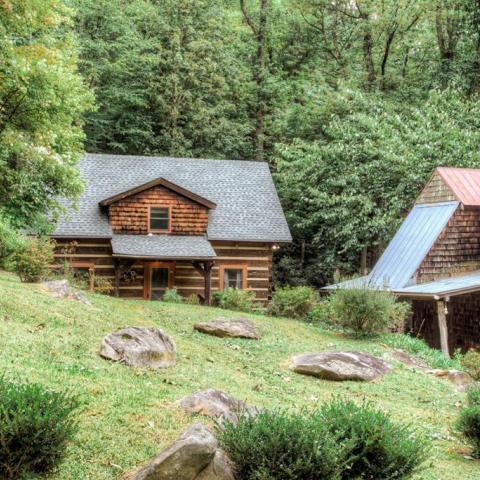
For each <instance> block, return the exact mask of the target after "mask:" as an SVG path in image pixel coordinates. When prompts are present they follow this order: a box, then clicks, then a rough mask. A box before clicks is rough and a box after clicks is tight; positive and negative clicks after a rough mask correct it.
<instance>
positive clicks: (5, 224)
mask: <svg viewBox="0 0 480 480" xmlns="http://www.w3.org/2000/svg"><path fill="white" fill-rule="evenodd" d="M24 247H25V238H24V237H23V236H22V235H21V234H20V233H18V231H17V230H16V229H15V228H14V227H13V226H12V224H11V223H10V220H9V219H8V218H7V217H6V216H5V215H2V214H1V212H0V268H4V269H6V270H13V269H14V268H15V265H14V264H15V255H16V254H17V253H18V252H20V251H21V250H22V249H23V248H24Z"/></svg>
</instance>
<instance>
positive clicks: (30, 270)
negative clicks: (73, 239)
mask: <svg viewBox="0 0 480 480" xmlns="http://www.w3.org/2000/svg"><path fill="white" fill-rule="evenodd" d="M54 249H55V243H54V242H53V241H52V240H50V239H49V238H45V237H29V238H28V239H27V240H26V243H25V246H24V248H23V249H22V250H20V251H19V252H17V253H16V254H15V260H14V262H15V271H16V273H17V274H18V276H19V277H20V279H21V280H22V282H38V281H40V280H41V279H42V277H44V276H45V275H47V273H48V272H49V265H50V264H51V263H52V262H53V252H54Z"/></svg>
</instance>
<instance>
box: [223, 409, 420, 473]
mask: <svg viewBox="0 0 480 480" xmlns="http://www.w3.org/2000/svg"><path fill="white" fill-rule="evenodd" d="M218 437H219V441H220V443H221V444H222V447H223V448H224V449H225V450H226V451H227V453H228V454H229V456H230V458H231V459H232V460H233V462H234V463H235V465H236V466H237V474H238V475H239V477H240V478H242V479H245V480H297V479H298V480H303V479H307V478H309V479H328V480H347V479H352V478H365V479H367V478H371V479H376V480H394V479H407V478H410V477H411V476H412V474H413V473H415V472H416V471H417V470H418V468H419V467H420V465H421V464H422V463H423V462H424V461H425V460H426V458H427V456H428V452H429V448H428V445H427V442H426V441H425V440H424V439H423V438H421V437H420V436H419V435H418V434H417V433H416V431H415V429H414V428H413V427H411V426H409V425H399V424H396V423H394V422H393V421H392V420H391V419H390V417H389V416H388V415H387V414H386V413H384V412H382V411H381V410H378V409H376V408H374V407H372V406H371V405H370V404H364V405H362V406H358V405H356V404H355V403H353V402H350V401H344V400H335V401H333V402H331V403H329V404H324V405H323V406H322V407H321V408H320V409H319V410H318V411H314V412H311V411H307V410H302V411H300V412H299V413H292V412H288V411H281V410H280V411H279V410H277V411H266V410H265V411H262V412H260V413H259V414H258V415H257V416H256V417H251V416H244V417H242V418H241V419H240V421H239V422H238V424H232V423H227V424H226V425H225V429H223V430H220V429H219V430H218Z"/></svg>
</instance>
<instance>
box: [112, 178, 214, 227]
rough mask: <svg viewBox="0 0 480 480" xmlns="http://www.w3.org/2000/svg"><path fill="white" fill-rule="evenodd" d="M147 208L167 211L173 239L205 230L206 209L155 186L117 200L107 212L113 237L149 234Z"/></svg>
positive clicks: (206, 222)
mask: <svg viewBox="0 0 480 480" xmlns="http://www.w3.org/2000/svg"><path fill="white" fill-rule="evenodd" d="M150 207H166V208H169V209H170V220H171V226H170V232H168V233H171V234H172V235H204V234H205V233H206V231H207V227H208V209H207V208H206V207H204V206H202V205H199V204H198V203H196V202H194V201H193V200H190V199H188V198H185V197H183V196H181V195H179V194H177V193H174V192H172V191H171V190H169V189H167V188H165V187H161V186H157V187H153V188H151V189H149V190H146V191H144V192H141V193H137V194H136V195H133V196H131V197H128V198H124V199H122V200H119V201H117V202H115V203H113V204H112V205H110V206H109V207H108V208H109V213H108V216H109V219H110V225H111V226H112V229H113V233H118V234H129V233H131V234H144V235H146V234H148V233H149V209H150Z"/></svg>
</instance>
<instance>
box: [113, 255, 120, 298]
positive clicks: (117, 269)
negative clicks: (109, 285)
mask: <svg viewBox="0 0 480 480" xmlns="http://www.w3.org/2000/svg"><path fill="white" fill-rule="evenodd" d="M114 291H115V296H116V297H119V296H120V262H119V261H118V259H115V285H114Z"/></svg>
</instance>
